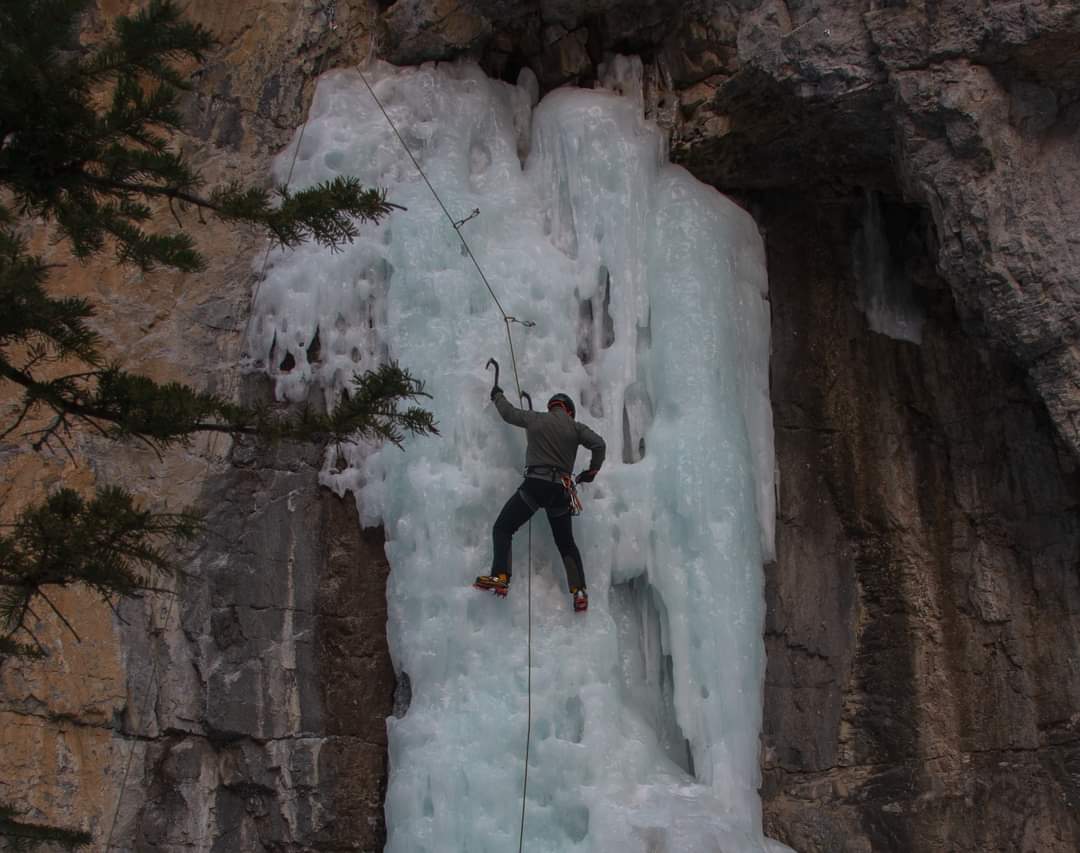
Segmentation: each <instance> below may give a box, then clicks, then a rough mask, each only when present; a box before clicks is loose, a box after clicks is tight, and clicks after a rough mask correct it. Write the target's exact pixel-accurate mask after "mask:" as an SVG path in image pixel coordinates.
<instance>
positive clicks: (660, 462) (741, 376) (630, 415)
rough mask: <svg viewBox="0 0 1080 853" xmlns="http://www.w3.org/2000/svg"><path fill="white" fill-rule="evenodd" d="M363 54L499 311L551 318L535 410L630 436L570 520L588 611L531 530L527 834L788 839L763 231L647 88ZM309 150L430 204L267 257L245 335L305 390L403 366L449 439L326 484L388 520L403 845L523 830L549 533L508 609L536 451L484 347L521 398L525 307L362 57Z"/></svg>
mask: <svg viewBox="0 0 1080 853" xmlns="http://www.w3.org/2000/svg"><path fill="white" fill-rule="evenodd" d="M627 67H632V64H631V66H627V64H626V63H625V62H623V63H620V64H619V65H618V70H619V73H620V75H621V76H622V77H625V75H626V73H627ZM366 74H367V75H368V79H369V80H370V81H371V82H372V84H373V85H374V87H375V90H376V92H377V93H378V95H379V97H380V99H381V100H382V101H383V102H384V103H385V104H386V107H387V109H388V111H389V113H390V116H391V117H392V118H393V120H394V122H395V123H396V125H397V126H398V129H399V130H400V132H401V134H402V136H403V137H404V139H405V141H406V142H407V143H408V145H409V146H410V147H411V149H412V150H413V152H414V154H415V155H416V157H417V158H418V160H419V161H420V163H421V165H422V166H423V168H424V170H425V171H426V173H427V175H428V178H429V179H430V180H431V182H432V184H433V185H434V186H435V187H436V189H437V190H438V191H439V193H440V195H441V196H442V198H443V200H444V201H445V203H446V205H447V207H448V209H449V210H450V212H451V215H452V216H453V218H454V219H457V220H460V219H464V218H466V217H467V216H468V215H469V213H470V212H471V211H472V210H473V209H475V208H479V210H480V213H479V215H478V216H476V217H475V218H473V219H472V220H470V221H469V222H467V223H465V224H463V225H461V229H462V233H463V234H464V235H465V237H466V238H467V239H468V241H469V244H470V246H471V248H472V250H473V252H474V253H475V255H476V257H477V258H478V259H479V261H480V263H481V265H482V266H483V268H484V271H485V272H486V274H487V276H488V278H489V280H490V281H491V283H492V286H493V287H494V288H495V291H496V293H497V295H498V297H499V299H500V300H501V302H502V304H503V306H504V307H505V309H506V311H507V312H508V313H509V314H511V315H513V316H515V317H517V318H519V319H522V320H530V321H533V322H534V323H535V324H536V325H535V326H534V327H532V328H525V327H523V326H521V325H516V324H515V325H514V326H513V327H512V328H513V333H514V342H515V348H516V351H517V358H518V364H519V367H520V375H521V381H522V386H523V388H524V389H525V390H527V391H529V392H531V394H532V396H533V399H534V400H536V401H537V402H538V403H539V404H540V405H542V404H543V402H544V401H546V400H547V398H548V396H549V395H550V394H552V393H554V392H556V391H564V392H567V393H569V394H570V395H571V396H573V397H574V398H575V399H576V400H577V401H578V412H579V417H580V418H581V419H583V420H584V421H586V422H587V423H588V424H589V425H590V426H592V427H593V428H594V429H596V430H597V431H598V432H599V433H600V434H601V435H603V436H604V437H605V439H606V440H607V443H608V464H607V465H606V466H605V468H604V470H603V472H602V473H601V475H600V477H599V478H598V479H597V481H596V483H595V484H593V485H591V486H585V487H583V489H582V491H583V493H584V501H585V514H584V515H583V516H582V517H581V518H579V519H578V520H577V522H576V524H575V529H576V535H577V539H578V543H579V546H580V548H581V551H582V554H583V557H584V562H585V571H586V576H587V578H588V582H589V590H590V594H591V608H590V610H589V612H588V613H587V614H585V615H579V614H575V613H573V612H572V609H571V606H570V598H569V596H568V595H567V594H566V587H565V578H564V575H563V569H562V566H561V563H560V561H559V559H558V554H557V553H556V551H555V548H554V546H553V544H552V542H551V536H550V532H549V531H548V529H547V524H546V521H545V520H544V518H543V515H542V514H540V515H538V516H537V517H536V518H535V519H534V522H533V528H532V567H533V577H532V581H531V599H532V607H531V613H532V623H531V624H532V627H531V636H532V661H533V666H532V739H531V752H530V757H529V775H528V797H527V802H526V823H525V839H524V849H525V850H527V851H530V853H541V851H550V852H551V853H556V851H558V853H566V851H596V853H609V851H614V850H618V851H620V853H638V851H640V853H645V851H653V853H658V851H670V853H676V851H679V853H681V851H700V853H708V851H725V853H733V851H762V850H765V849H770V848H771V846H772V842H769V841H767V840H766V839H764V838H763V836H762V830H761V806H760V800H759V797H758V793H757V787H758V784H759V770H758V753H759V744H758V736H759V731H760V723H761V703H762V698H761V697H762V678H763V670H764V650H763V644H762V639H761V635H762V626H763V609H764V603H763V579H762V561H763V559H766V558H767V557H768V555H769V552H770V550H771V547H772V544H771V543H772V520H773V516H774V507H773V463H772V459H773V452H772V423H771V415H770V407H769V400H768V356H769V321H768V303H767V301H766V276H765V265H764V253H763V247H762V241H761V238H760V236H759V234H758V231H757V229H756V227H755V225H754V223H753V221H752V220H751V218H750V217H749V216H748V215H747V214H746V213H745V212H744V211H743V210H741V209H740V208H738V207H737V206H736V205H735V204H733V203H732V202H730V201H729V200H727V199H725V198H724V197H722V196H721V195H719V194H718V193H717V192H715V191H714V190H712V189H711V188H709V187H706V186H704V185H702V184H700V183H698V182H697V181H696V180H695V179H693V178H692V177H691V176H690V175H689V174H688V173H687V172H686V171H685V170H683V169H681V168H679V167H676V166H673V165H671V164H669V163H668V162H667V161H666V156H665V148H664V144H663V139H662V135H661V134H660V133H659V132H658V131H657V129H656V128H655V127H653V126H652V125H650V124H649V123H647V122H645V121H644V120H643V118H642V116H641V111H640V102H635V101H633V100H631V99H630V98H627V97H622V96H620V95H617V94H615V93H613V92H610V91H604V90H594V91H584V90H575V89H560V90H557V91H555V92H552V93H551V94H549V95H547V97H545V98H544V99H543V101H542V102H540V103H539V105H534V103H533V102H534V100H535V94H533V93H535V91H536V89H535V81H534V80H530V79H527V76H526V78H523V79H522V80H521V81H519V85H518V86H511V85H509V84H506V83H500V82H496V81H492V80H489V79H487V78H486V77H485V76H484V75H483V74H482V73H481V72H480V71H479V70H478V69H477V68H476V67H474V66H471V65H467V64H463V65H452V66H448V65H439V66H437V67H436V66H424V67H422V68H411V69H397V68H393V67H391V66H388V65H378V66H376V67H373V68H371V69H369V70H368V71H367V72H366ZM296 144H297V140H294V142H293V145H294V146H295V145H296ZM293 153H294V149H293V148H291V147H290V148H289V149H288V150H286V151H285V152H284V153H283V154H282V155H281V157H280V158H279V160H278V163H277V167H276V168H277V172H276V178H277V180H279V181H283V180H284V179H285V175H286V170H287V169H288V166H289V164H290V162H291V161H292V157H293ZM296 153H297V157H296V164H295V172H294V174H293V185H294V186H297V187H300V186H305V185H309V184H312V183H314V182H316V181H320V180H325V179H327V178H330V177H332V176H334V175H338V174H353V175H357V176H358V177H359V178H360V179H361V180H362V181H363V182H364V183H365V184H368V185H374V186H381V187H385V188H387V189H388V190H389V197H390V199H391V200H392V201H394V202H396V203H398V204H401V205H404V206H405V207H407V208H408V209H407V211H404V212H398V213H395V214H394V215H393V216H391V217H390V218H389V219H388V220H386V221H385V222H384V223H383V224H381V225H380V226H379V227H367V228H365V229H364V230H363V235H362V237H361V239H359V240H357V241H356V243H354V244H353V245H351V246H349V247H347V248H346V249H345V250H344V251H342V252H340V253H337V254H332V253H329V252H327V251H325V250H320V249H318V248H316V247H314V246H305V247H303V248H301V249H299V250H297V251H294V252H291V253H282V254H279V255H276V256H274V257H273V263H272V266H271V267H270V268H269V271H268V274H267V278H266V280H265V281H264V282H263V284H262V285H261V287H260V289H259V291H258V297H257V300H256V304H255V305H254V306H253V323H252V326H251V332H250V341H249V345H250V348H251V352H252V353H254V354H258V355H259V356H260V357H261V358H262V359H264V361H265V365H266V368H267V370H268V371H269V372H270V374H271V375H272V376H273V377H274V379H275V380H276V387H277V393H278V394H279V396H281V397H282V398H287V399H291V400H301V399H310V398H311V396H312V395H313V394H325V395H327V397H328V398H332V397H333V396H334V395H337V394H340V393H341V391H342V389H343V388H345V387H346V385H347V383H348V380H349V377H350V376H351V375H352V373H353V372H354V371H356V370H357V369H364V368H366V367H371V366H373V365H374V364H376V363H378V361H379V360H380V359H386V358H396V359H398V360H400V362H401V363H402V364H403V365H405V366H407V367H408V368H409V369H411V370H412V371H413V372H414V373H415V374H416V375H418V376H420V377H423V378H424V379H425V380H427V381H428V382H429V383H430V391H431V392H432V393H433V394H434V399H433V400H431V401H430V406H431V408H432V409H433V411H434V412H435V414H436V416H437V418H438V420H439V423H440V427H441V430H442V436H441V437H440V438H430V439H420V440H411V441H409V442H408V444H407V447H406V449H405V451H404V452H402V451H400V450H398V449H396V448H394V447H382V448H370V447H368V448H363V447H356V446H350V447H346V448H344V449H343V450H342V451H340V452H338V451H334V452H331V453H330V454H329V458H328V459H327V464H326V468H325V470H324V473H323V481H324V482H325V483H326V484H327V485H328V486H330V487H332V488H334V489H336V490H338V491H339V492H342V493H344V492H345V491H346V490H351V491H352V492H353V493H354V494H355V495H356V498H357V504H358V506H359V508H360V511H361V514H362V518H363V520H364V522H365V523H367V524H375V523H381V524H383V525H385V528H386V533H387V554H388V557H389V560H390V563H391V567H392V571H391V575H390V581H389V587H388V590H387V595H388V600H389V613H390V616H389V624H388V632H389V639H390V648H391V654H392V656H393V660H394V665H395V667H396V668H397V670H398V671H399V672H400V673H403V674H407V675H408V678H409V681H410V684H411V701H410V703H409V705H408V708H407V709H402V711H401V713H400V715H399V716H396V717H393V718H391V719H390V720H389V721H388V727H389V738H390V780H389V789H388V791H387V796H386V817H387V824H388V832H389V840H388V843H387V847H386V849H387V850H388V851H394V853H420V852H421V851H429V853H436V851H469V853H482V851H492V853H494V851H500V853H505V851H508V850H516V849H517V843H518V830H519V820H520V809H521V796H522V778H523V771H524V752H525V735H526V708H527V696H526V687H527V683H528V667H527V636H528V619H529V606H528V599H529V582H528V579H527V572H526V567H527V565H528V553H527V549H528V545H529V534H528V530H527V529H523V530H522V531H521V532H520V533H519V534H518V536H517V538H516V540H515V557H514V560H515V567H516V569H517V572H516V575H515V580H514V585H513V589H512V591H511V594H510V597H509V598H508V599H507V600H505V601H500V600H498V599H495V598H493V597H491V596H489V595H486V594H483V593H479V592H476V591H474V590H472V589H471V588H470V586H469V584H470V582H471V580H472V579H473V577H474V576H475V575H477V574H479V573H483V572H486V571H487V570H488V567H489V565H490V559H491V551H490V548H491V544H490V526H491V523H492V521H493V520H494V518H495V516H496V515H497V513H498V511H499V509H500V508H501V506H502V504H503V502H504V501H505V500H506V499H507V498H509V497H510V495H511V494H512V493H513V492H514V490H515V489H516V487H517V485H518V483H519V482H520V478H521V464H522V461H523V458H524V434H523V432H522V431H520V430H517V429H515V428H513V427H510V426H508V425H507V424H504V423H503V422H502V421H501V420H500V419H499V418H498V416H497V415H496V413H495V410H494V407H493V406H491V404H490V403H489V401H488V390H489V387H490V383H491V378H492V376H491V374H490V373H489V372H486V371H485V369H484V365H485V362H486V361H487V359H488V358H489V357H491V356H494V357H496V358H498V359H499V360H500V361H501V362H502V364H503V376H502V380H503V381H502V384H503V387H504V388H506V389H507V390H508V392H509V394H510V396H511V397H513V396H514V389H513V380H512V378H511V376H510V371H509V368H510V363H509V353H508V349H507V344H506V338H505V332H504V327H503V323H502V319H501V316H500V314H499V313H498V309H497V308H496V306H495V304H494V301H493V300H492V298H491V296H490V295H489V293H488V292H487V290H486V289H485V287H484V285H483V283H482V281H481V280H480V278H479V276H478V275H477V273H476V270H475V269H474V268H473V267H472V266H471V263H470V262H469V260H468V258H467V257H465V255H464V254H463V252H462V248H461V245H460V242H459V240H458V237H457V234H456V233H455V232H454V229H453V228H452V227H451V226H450V224H449V223H448V222H447V220H446V218H445V216H444V214H443V212H442V211H441V210H440V208H439V206H438V204H437V203H436V201H435V200H434V198H433V197H432V196H431V194H430V192H429V191H428V189H427V187H426V186H425V185H424V183H423V182H422V181H421V180H420V178H419V176H418V175H417V174H416V172H415V170H414V168H413V166H412V164H411V163H410V161H409V159H408V156H407V155H406V153H405V151H404V150H403V149H402V146H401V144H400V143H399V142H398V140H397V139H396V138H395V136H394V135H393V133H392V131H391V129H390V128H389V126H388V125H387V123H386V121H385V120H384V119H383V117H382V115H381V114H380V113H379V112H378V109H377V107H376V105H375V103H374V102H373V100H372V98H371V96H370V95H369V94H368V92H367V90H366V89H365V87H364V85H363V83H362V82H361V80H360V78H359V76H358V74H357V73H356V72H355V71H336V72H332V73H330V74H327V75H325V76H324V77H323V78H322V80H321V81H320V83H319V85H318V89H317V92H316V95H315V100H314V103H313V106H312V109H311V115H310V117H309V121H308V124H307V127H306V130H305V132H304V135H303V139H302V144H301V148H300V150H299V151H298V152H296ZM316 337H317V338H318V346H314V347H313V345H312V342H313V340H314V339H315V338H316ZM286 368H288V369H286ZM585 459H587V454H585V453H584V452H583V454H582V456H581V457H579V462H583V461H584V460H585ZM358 568H359V570H362V567H358ZM777 846H778V845H777Z"/></svg>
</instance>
